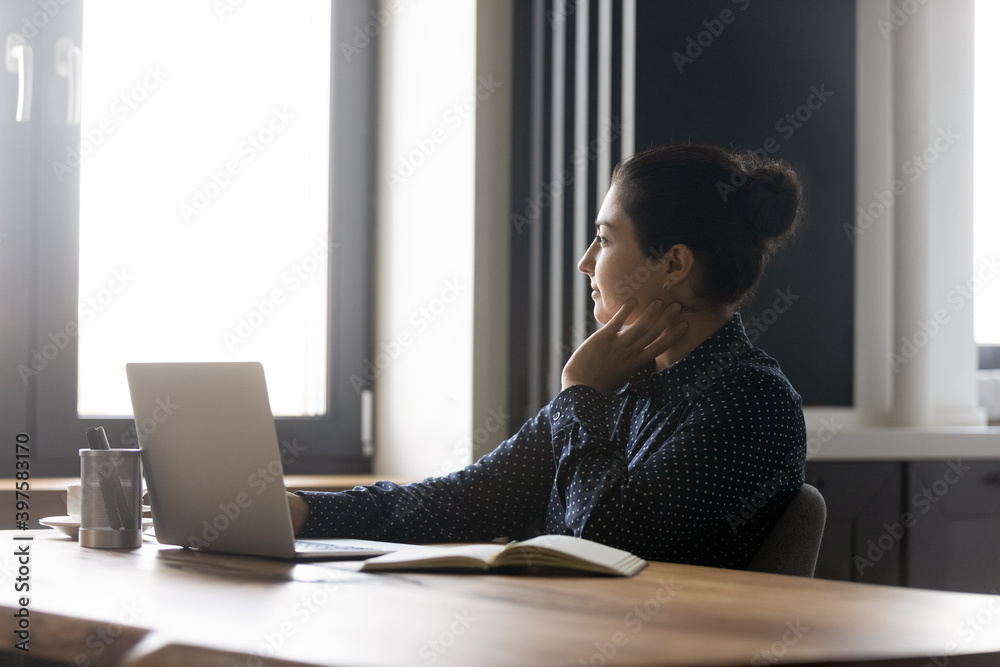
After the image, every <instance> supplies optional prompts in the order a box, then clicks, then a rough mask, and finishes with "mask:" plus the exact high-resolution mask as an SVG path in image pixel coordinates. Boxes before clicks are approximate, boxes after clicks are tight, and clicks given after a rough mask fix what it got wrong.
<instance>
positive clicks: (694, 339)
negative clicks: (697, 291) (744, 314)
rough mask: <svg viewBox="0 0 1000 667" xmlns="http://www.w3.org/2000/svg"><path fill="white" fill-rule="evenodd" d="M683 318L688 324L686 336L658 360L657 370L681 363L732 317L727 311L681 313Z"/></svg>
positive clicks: (685, 311)
mask: <svg viewBox="0 0 1000 667" xmlns="http://www.w3.org/2000/svg"><path fill="white" fill-rule="evenodd" d="M681 317H683V318H685V321H686V322H687V323H688V330H687V333H685V334H684V336H683V337H682V338H681V339H680V340H679V341H677V342H676V343H674V344H673V345H671V346H670V349H668V350H667V351H666V352H664V353H663V354H661V355H660V356H658V357H657V358H656V370H658V371H662V370H663V369H664V368H666V367H667V366H670V365H671V364H673V363H675V362H678V361H680V360H681V359H683V358H684V357H686V356H687V355H688V354H690V353H691V351H692V350H694V349H695V348H696V347H698V346H699V345H701V344H702V343H704V342H705V341H706V340H708V338H709V337H710V336H711V335H712V334H714V333H715V332H716V331H718V330H719V329H721V328H722V327H724V326H725V325H726V323H727V322H729V319H730V318H731V317H732V315H730V314H729V313H728V312H725V311H717V310H713V311H696V312H692V311H688V310H687V309H685V310H682V311H681Z"/></svg>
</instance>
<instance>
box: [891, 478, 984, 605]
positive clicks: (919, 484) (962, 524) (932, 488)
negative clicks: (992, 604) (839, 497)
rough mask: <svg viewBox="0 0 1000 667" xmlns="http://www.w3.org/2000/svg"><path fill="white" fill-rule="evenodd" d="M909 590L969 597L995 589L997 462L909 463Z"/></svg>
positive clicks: (907, 499) (907, 578) (907, 484)
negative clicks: (911, 515) (912, 521)
mask: <svg viewBox="0 0 1000 667" xmlns="http://www.w3.org/2000/svg"><path fill="white" fill-rule="evenodd" d="M906 486H907V498H906V501H907V503H908V506H909V507H911V508H912V510H911V511H913V513H914V515H915V524H914V526H913V528H912V529H911V530H910V536H909V545H908V553H909V558H908V562H907V572H906V580H907V584H908V585H910V586H915V587H918V588H935V589H940V590H948V591H966V592H970V593H997V592H998V591H1000V461H994V460H968V461H963V460H961V459H952V460H948V461H921V462H916V463H910V464H908V470H907V476H906Z"/></svg>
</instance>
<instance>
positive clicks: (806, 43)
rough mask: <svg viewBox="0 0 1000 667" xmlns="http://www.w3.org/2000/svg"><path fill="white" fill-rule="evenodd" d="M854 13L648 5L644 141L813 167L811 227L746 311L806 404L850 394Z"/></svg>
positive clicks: (841, 8)
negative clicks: (756, 154)
mask: <svg viewBox="0 0 1000 667" xmlns="http://www.w3.org/2000/svg"><path fill="white" fill-rule="evenodd" d="M854 21H855V18H854V1H853V0H822V1H811V2H802V0H699V1H698V2H691V1H689V0H685V1H681V0H670V1H664V0H649V1H641V0H640V2H639V3H638V8H637V24H638V27H637V36H636V48H637V52H636V141H635V145H636V150H640V149H642V148H645V147H648V146H652V145H659V144H665V143H682V142H689V141H690V142H694V143H711V144H718V145H721V146H725V147H728V148H737V149H747V150H757V151H761V152H766V153H768V154H769V155H771V156H773V157H776V158H781V159H784V160H787V161H789V162H790V163H792V164H793V165H794V166H796V167H797V168H798V169H799V170H800V173H801V174H802V175H803V176H804V177H805V204H806V216H805V219H804V225H803V227H802V229H801V231H800V234H799V235H798V237H797V239H796V240H795V241H794V242H793V243H792V244H791V245H790V246H789V247H787V248H786V249H785V250H784V251H783V252H782V253H781V254H780V255H778V256H777V257H776V258H775V260H774V261H773V263H772V264H771V266H770V267H769V269H768V271H767V275H766V276H765V278H764V281H763V283H762V284H761V286H760V289H759V290H758V293H757V300H756V302H755V303H754V304H753V305H751V306H750V307H748V308H746V309H745V310H744V312H743V314H744V323H745V324H746V325H747V328H748V333H750V335H751V339H753V338H754V332H757V334H759V338H758V339H757V341H756V342H757V344H758V345H759V346H760V347H762V348H763V349H764V350H766V351H767V352H768V353H769V354H771V356H773V357H775V358H776V359H777V360H778V361H779V362H780V363H781V366H782V368H783V369H784V371H785V373H786V375H787V376H788V378H789V379H790V380H791V382H792V384H793V385H794V386H795V387H796V389H797V390H798V391H799V393H800V394H801V395H802V398H803V402H804V403H805V404H807V405H851V404H852V402H853V401H852V376H853V326H854V322H853V319H854V316H853V308H854V298H853V294H854V246H853V245H852V243H851V240H850V239H848V238H847V237H846V235H845V234H844V231H843V229H842V227H843V224H844V223H845V222H850V221H851V220H852V215H853V209H854V106H855V105H854V67H855V57H854V32H855V25H854ZM810 104H811V106H812V107H813V108H809V107H810ZM789 114H791V116H790V117H789V116H788V115H789ZM796 114H798V117H796ZM776 301H777V304H776V303H775V302H776ZM779 311H784V312H779ZM754 318H757V320H756V322H755V320H754Z"/></svg>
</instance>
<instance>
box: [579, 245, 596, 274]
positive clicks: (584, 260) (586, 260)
mask: <svg viewBox="0 0 1000 667" xmlns="http://www.w3.org/2000/svg"><path fill="white" fill-rule="evenodd" d="M593 249H594V246H593V244H591V246H590V247H589V248H587V252H585V253H583V257H581V258H580V262H579V263H578V264H577V265H576V268H577V269H579V270H580V272H581V273H586V274H587V275H588V276H592V275H594V271H593V268H594V260H593V258H592V257H591V256H590V253H591V251H592V250H593Z"/></svg>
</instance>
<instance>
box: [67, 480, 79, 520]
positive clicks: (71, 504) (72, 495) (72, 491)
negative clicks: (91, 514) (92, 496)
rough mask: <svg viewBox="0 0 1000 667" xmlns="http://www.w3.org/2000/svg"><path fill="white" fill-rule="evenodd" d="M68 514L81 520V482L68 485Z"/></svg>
mask: <svg viewBox="0 0 1000 667" xmlns="http://www.w3.org/2000/svg"><path fill="white" fill-rule="evenodd" d="M66 514H68V515H69V516H71V517H73V518H75V519H79V518H80V482H73V483H72V484H67V485H66Z"/></svg>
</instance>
